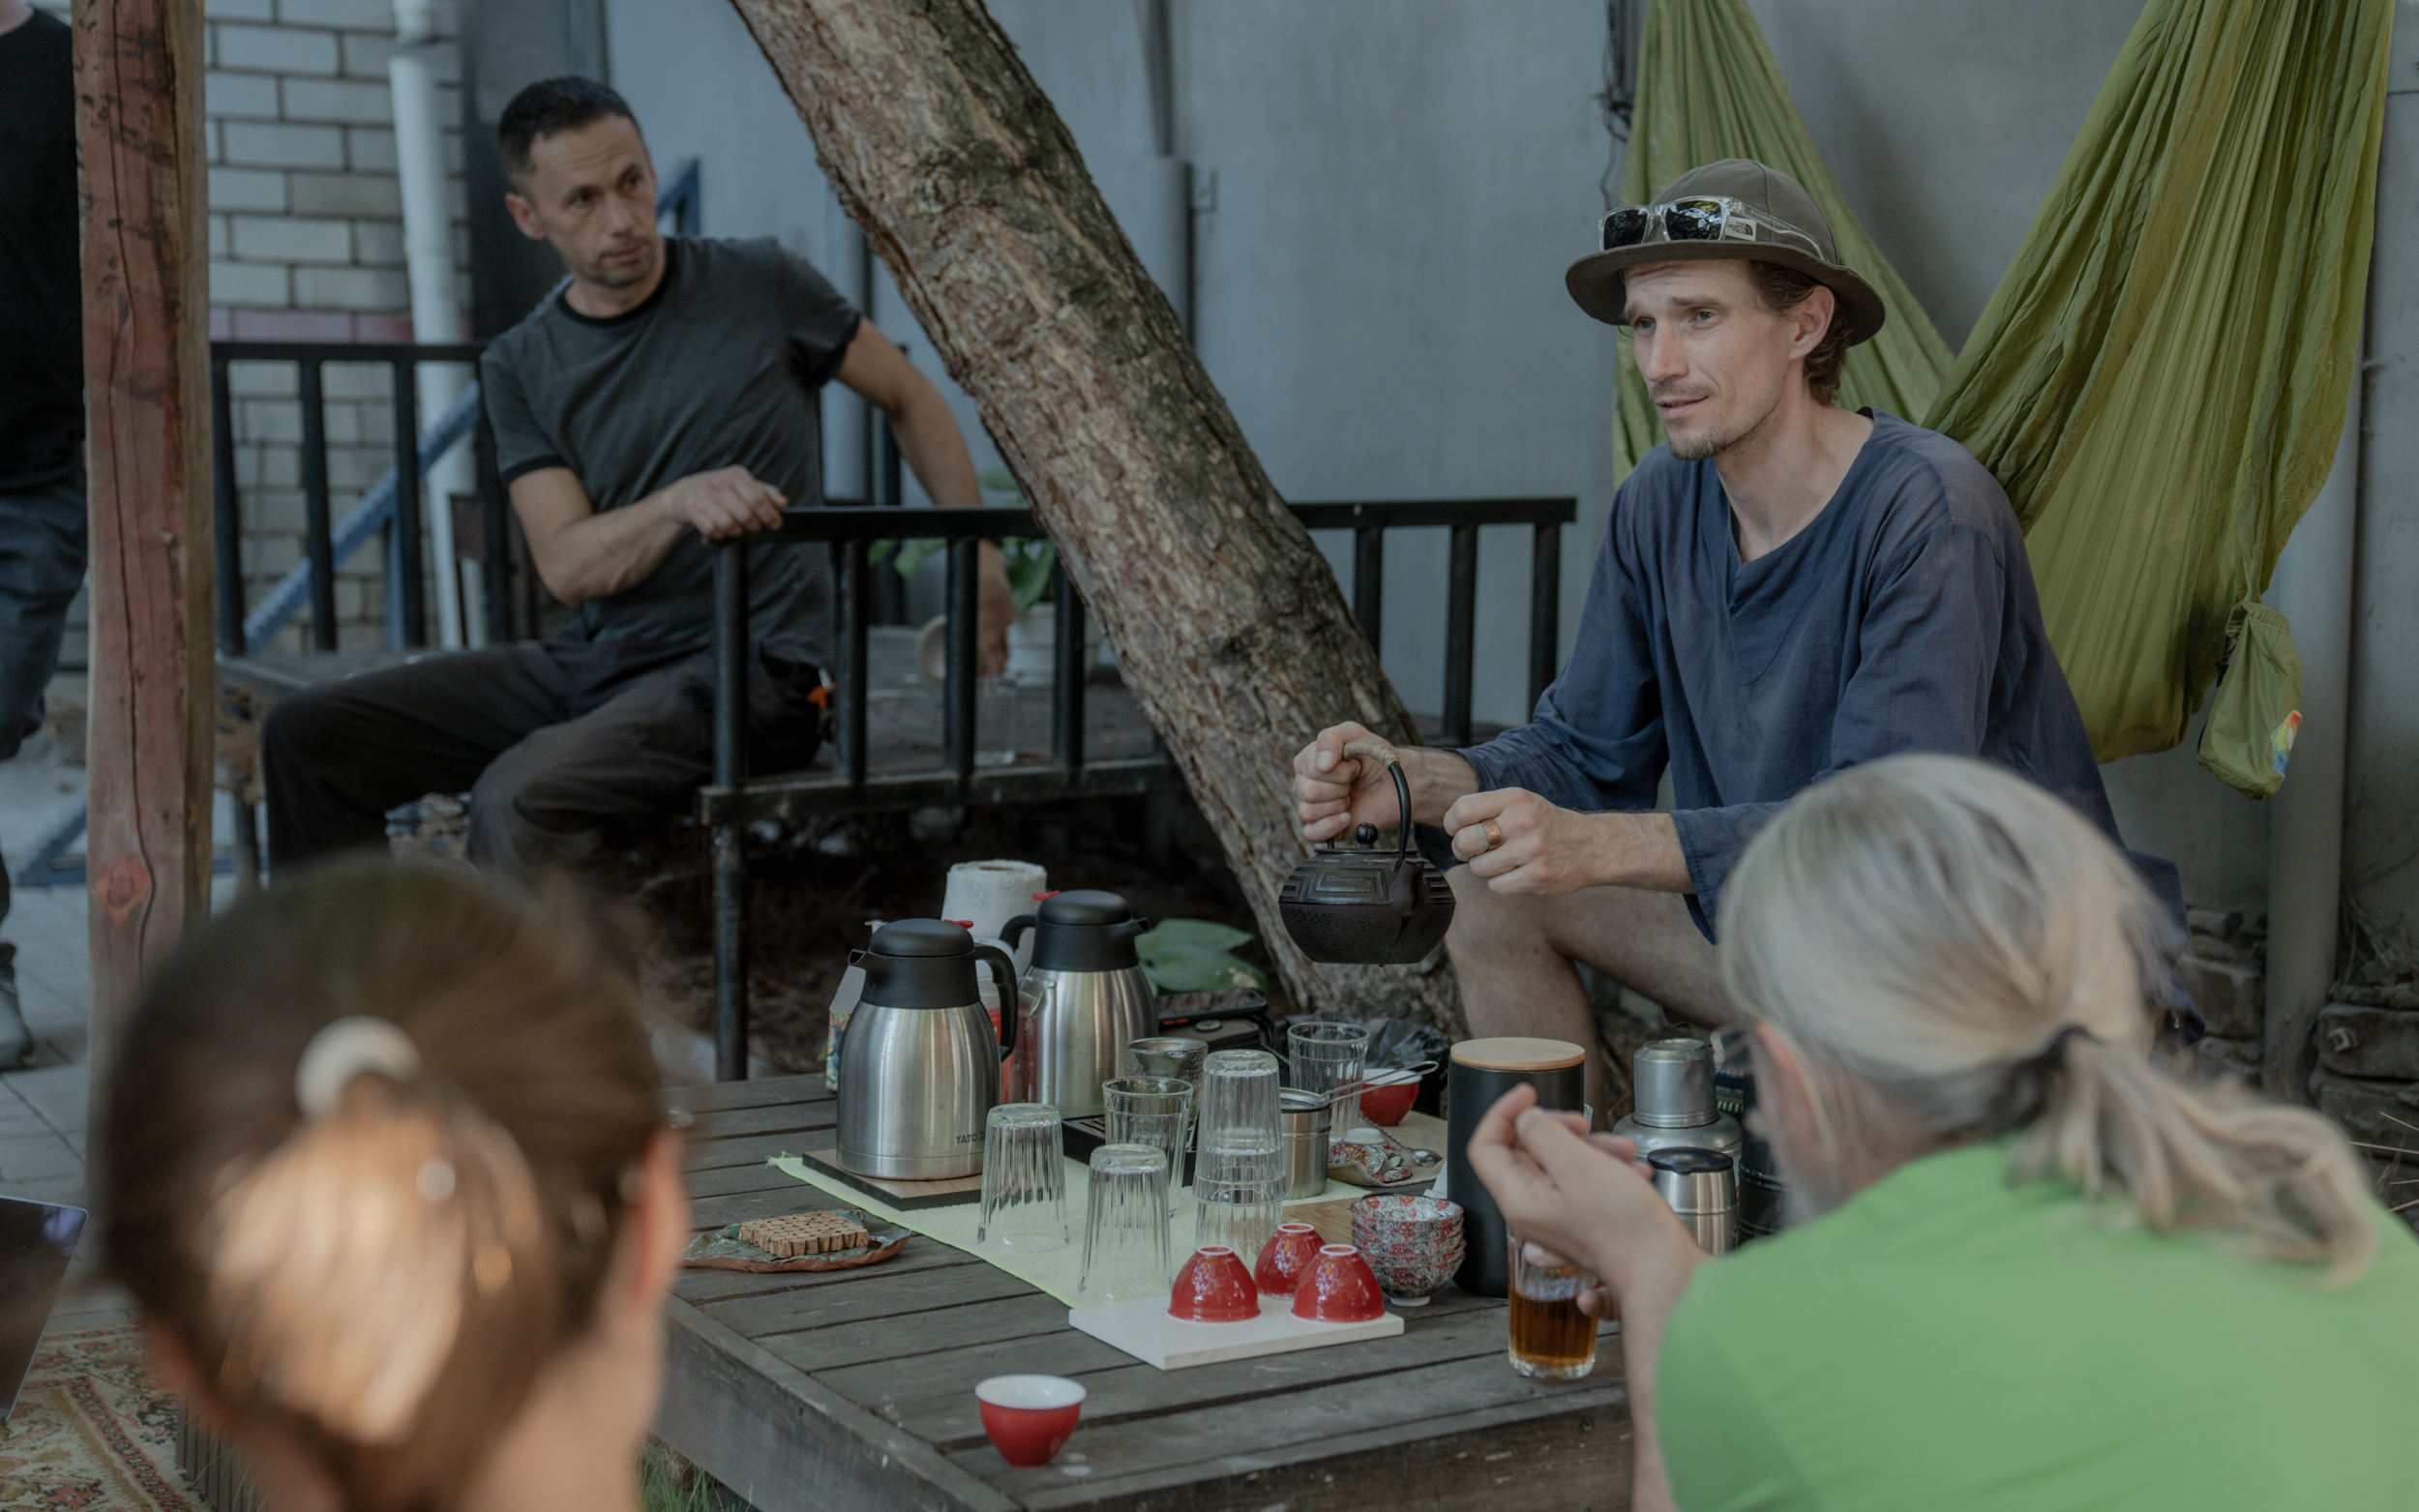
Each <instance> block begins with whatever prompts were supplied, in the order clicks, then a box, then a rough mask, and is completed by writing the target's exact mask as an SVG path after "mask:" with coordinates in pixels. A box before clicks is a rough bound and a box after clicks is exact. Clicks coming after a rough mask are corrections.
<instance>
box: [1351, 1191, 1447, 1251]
mask: <svg viewBox="0 0 2419 1512" xmlns="http://www.w3.org/2000/svg"><path fill="white" fill-rule="evenodd" d="M1353 1242H1354V1243H1356V1244H1358V1245H1359V1246H1360V1247H1361V1248H1363V1249H1364V1250H1365V1249H1367V1248H1368V1247H1369V1246H1371V1245H1373V1244H1374V1245H1378V1246H1380V1247H1383V1248H1393V1249H1402V1248H1410V1249H1414V1250H1419V1251H1427V1252H1434V1251H1438V1250H1444V1249H1458V1248H1460V1247H1461V1243H1462V1214H1461V1206H1460V1204H1459V1203H1456V1202H1448V1201H1446V1200H1445V1199H1443V1198H1441V1197H1428V1196H1425V1195H1423V1194H1420V1193H1417V1192H1381V1193H1379V1194H1377V1195H1376V1196H1374V1197H1364V1198H1362V1199H1361V1200H1360V1201H1358V1202H1355V1203H1354V1204H1353Z"/></svg>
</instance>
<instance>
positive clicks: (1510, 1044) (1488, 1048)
mask: <svg viewBox="0 0 2419 1512" xmlns="http://www.w3.org/2000/svg"><path fill="white" fill-rule="evenodd" d="M1587 1058H1588V1052H1586V1051H1584V1050H1581V1049H1580V1048H1579V1047H1578V1046H1576V1045H1573V1044H1572V1043H1570V1041H1568V1040H1533V1039H1522V1038H1519V1037H1518V1036H1508V1037H1506V1038H1503V1039H1493V1040H1464V1041H1462V1042H1461V1043H1460V1044H1458V1045H1456V1046H1454V1047H1453V1061H1454V1063H1455V1064H1456V1065H1463V1066H1478V1067H1480V1068H1482V1069H1484V1070H1487V1071H1560V1070H1562V1069H1563V1068H1565V1067H1566V1066H1575V1065H1577V1064H1579V1062H1581V1061H1583V1060H1585V1059H1587Z"/></svg>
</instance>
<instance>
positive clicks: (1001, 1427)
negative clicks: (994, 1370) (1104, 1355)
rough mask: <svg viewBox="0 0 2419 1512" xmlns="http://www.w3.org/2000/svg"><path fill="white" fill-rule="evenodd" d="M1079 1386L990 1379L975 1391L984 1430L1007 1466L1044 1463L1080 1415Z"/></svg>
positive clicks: (1059, 1379) (1049, 1379)
mask: <svg viewBox="0 0 2419 1512" xmlns="http://www.w3.org/2000/svg"><path fill="white" fill-rule="evenodd" d="M1086 1395H1087V1393H1086V1392H1085V1390H1084V1388H1083V1387H1082V1386H1079V1385H1077V1384H1076V1383H1075V1382H1074V1381H1071V1380H1068V1379H1066V1378H1065V1377H1063V1376H994V1377H992V1378H991V1379H989V1380H985V1381H980V1382H978V1383H976V1385H975V1387H974V1400H975V1401H976V1402H978V1403H980V1404H981V1405H982V1409H983V1432H984V1433H986V1434H989V1435H990V1436H991V1446H992V1447H993V1448H995V1449H997V1450H999V1451H1000V1458H1001V1459H1003V1460H1005V1461H1007V1462H1008V1463H1009V1464H1010V1465H1022V1466H1025V1467H1028V1468H1030V1467H1032V1466H1036V1465H1047V1464H1049V1463H1050V1462H1051V1460H1052V1459H1053V1458H1055V1457H1056V1456H1057V1455H1058V1452H1059V1451H1060V1449H1063V1448H1065V1447H1066V1440H1067V1436H1068V1435H1070V1434H1072V1433H1074V1432H1075V1420H1076V1419H1077V1418H1079V1417H1081V1416H1083V1415H1084V1398H1085V1396H1086Z"/></svg>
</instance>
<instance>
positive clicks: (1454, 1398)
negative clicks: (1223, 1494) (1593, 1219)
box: [910, 1346, 1628, 1507]
mask: <svg viewBox="0 0 2419 1512" xmlns="http://www.w3.org/2000/svg"><path fill="white" fill-rule="evenodd" d="M1348 1348H1351V1347H1350V1346H1339V1347H1338V1348H1337V1349H1336V1350H1335V1351H1334V1352H1336V1353H1342V1352H1344V1350H1345V1349H1348ZM1311 1352H1314V1353H1315V1352H1322V1351H1315V1350H1314V1351H1311ZM1280 1357H1281V1356H1280ZM1135 1368H1136V1369H1137V1370H1142V1371H1149V1372H1150V1374H1152V1375H1160V1374H1161V1373H1160V1372H1157V1371H1152V1370H1151V1368H1150V1366H1147V1365H1144V1366H1137V1367H1135ZM1183 1374H1185V1373H1184V1372H1181V1371H1170V1372H1167V1373H1165V1375H1167V1376H1180V1375H1183ZM1086 1384H1087V1385H1091V1384H1093V1382H1090V1381H1088V1382H1086ZM1095 1389H1097V1388H1095ZM1627 1400H1628V1396H1627V1393H1626V1392H1625V1391H1624V1389H1623V1387H1622V1383H1621V1381H1620V1379H1619V1374H1618V1372H1616V1373H1614V1375H1613V1377H1612V1378H1611V1379H1605V1380H1598V1379H1595V1378H1590V1379H1589V1380H1585V1381H1578V1382H1559V1381H1540V1380H1531V1379H1528V1378H1526V1377H1523V1376H1517V1375H1514V1374H1513V1373H1512V1370H1511V1367H1510V1366H1508V1365H1506V1364H1503V1363H1501V1357H1500V1355H1499V1356H1498V1360H1497V1363H1496V1364H1495V1366H1494V1368H1492V1369H1477V1370H1474V1369H1472V1368H1471V1367H1470V1365H1469V1363H1468V1362H1467V1361H1466V1360H1459V1359H1456V1360H1449V1361H1446V1362H1443V1363H1440V1364H1436V1365H1429V1366H1424V1367H1414V1368H1412V1369H1408V1370H1399V1371H1395V1372H1393V1373H1391V1374H1389V1375H1388V1376H1387V1377H1386V1378H1385V1384H1384V1385H1383V1387H1379V1386H1374V1385H1372V1384H1371V1383H1370V1382H1369V1381H1368V1380H1366V1379H1352V1380H1342V1381H1334V1382H1330V1383H1329V1384H1326V1385H1318V1386H1309V1387H1304V1388H1300V1389H1290V1390H1278V1391H1273V1392H1269V1393H1265V1394H1262V1395H1259V1396H1256V1397H1253V1398H1250V1399H1248V1400H1244V1401H1239V1402H1231V1403H1226V1404H1223V1405H1221V1406H1218V1407H1214V1408H1202V1409H1198V1410H1195V1411H1190V1412H1186V1413H1183V1414H1182V1415H1180V1416H1149V1417H1141V1418H1133V1419H1127V1420H1124V1421H1120V1422H1112V1423H1107V1424H1103V1425H1100V1426H1098V1427H1091V1426H1090V1425H1087V1427H1086V1428H1085V1429H1084V1430H1082V1431H1079V1434H1078V1438H1077V1441H1076V1442H1074V1443H1072V1444H1070V1445H1069V1447H1070V1448H1072V1449H1078V1450H1080V1451H1081V1452H1082V1453H1083V1455H1084V1457H1085V1464H1086V1465H1087V1466H1088V1467H1089V1469H1090V1474H1089V1475H1088V1476H1087V1477H1086V1478H1085V1480H1084V1482H1083V1484H1082V1486H1081V1487H1080V1490H1079V1491H1078V1492H1077V1493H1075V1494H1069V1493H1068V1492H1067V1490H1066V1488H1067V1480H1066V1477H1065V1476H1064V1474H1063V1473H1062V1472H1060V1470H1058V1469H1056V1468H1051V1467H1042V1468H1035V1469H1021V1468H1016V1467H1013V1466H1010V1465H1008V1464H1007V1463H1006V1462H1005V1461H1003V1460H1001V1459H1000V1457H999V1455H998V1454H997V1453H996V1452H995V1451H994V1450H993V1449H992V1448H991V1447H990V1445H989V1443H988V1442H985V1443H984V1444H982V1445H981V1446H979V1447H970V1448H967V1449H964V1450H961V1451H959V1452H958V1453H957V1454H956V1455H953V1456H952V1458H954V1459H956V1460H957V1461H958V1463H960V1464H962V1465H964V1466H966V1468H968V1469H970V1470H971V1471H972V1472H973V1473H975V1474H977V1475H980V1476H982V1477H983V1479H985V1480H987V1481H989V1482H990V1483H991V1484H993V1485H994V1486H997V1487H999V1488H1000V1490H1002V1491H1004V1492H1006V1493H1007V1494H1008V1495H1009V1496H1011V1497H1015V1498H1016V1499H1017V1500H1019V1501H1020V1502H1022V1503H1024V1504H1025V1505H1027V1506H1034V1507H1040V1506H1052V1505H1078V1504H1086V1503H1090V1502H1095V1501H1103V1500H1108V1499H1110V1498H1111V1497H1114V1496H1115V1495H1117V1494H1118V1491H1119V1489H1120V1488H1119V1485H1118V1483H1119V1482H1120V1481H1122V1480H1125V1479H1128V1478H1129V1477H1130V1478H1143V1479H1149V1480H1152V1481H1162V1480H1163V1478H1164V1477H1167V1476H1168V1475H1169V1474H1170V1472H1183V1471H1187V1470H1189V1471H1190V1473H1189V1474H1184V1475H1182V1478H1183V1479H1185V1480H1188V1481H1204V1480H1214V1479H1217V1478H1220V1477H1222V1476H1226V1475H1232V1474H1235V1473H1237V1472H1238V1471H1245V1470H1251V1469H1258V1468H1264V1467H1265V1466H1266V1465H1267V1464H1269V1461H1270V1456H1272V1455H1275V1454H1278V1453H1281V1451H1283V1450H1285V1449H1288V1448H1293V1447H1296V1446H1302V1445H1310V1446H1324V1445H1327V1444H1329V1443H1331V1442H1333V1441H1334V1440H1338V1439H1344V1438H1358V1439H1359V1440H1360V1441H1361V1442H1362V1443H1363V1444H1364V1445H1380V1444H1387V1443H1394V1444H1414V1443H1420V1442H1423V1441H1424V1440H1426V1439H1428V1438H1432V1437H1434V1436H1435V1434H1436V1433H1437V1432H1438V1430H1439V1427H1440V1425H1443V1424H1447V1423H1449V1422H1450V1421H1451V1420H1452V1419H1454V1418H1457V1417H1463V1416H1467V1415H1469V1414H1472V1413H1481V1412H1492V1411H1497V1410H1501V1411H1502V1412H1503V1414H1504V1415H1503V1418H1502V1420H1504V1421H1509V1422H1517V1421H1523V1420H1526V1419H1529V1418H1536V1417H1554V1416H1560V1415H1563V1414H1564V1413H1566V1412H1568V1411H1569V1410H1571V1408H1573V1407H1574V1406H1575V1405H1578V1404H1581V1403H1587V1404H1590V1405H1601V1406H1619V1405H1621V1404H1624V1403H1626V1402H1627ZM1090 1407H1091V1403H1090V1401H1087V1402H1086V1403H1085V1408H1086V1409H1087V1415H1088V1416H1089V1411H1090ZM910 1432H912V1430H910ZM919 1441H920V1439H919ZM1490 1452H1491V1451H1490ZM1532 1504H1534V1505H1546V1506H1551V1505H1558V1504H1559V1503H1554V1502H1536V1503H1532Z"/></svg>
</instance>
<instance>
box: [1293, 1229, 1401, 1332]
mask: <svg viewBox="0 0 2419 1512" xmlns="http://www.w3.org/2000/svg"><path fill="white" fill-rule="evenodd" d="M1294 1316H1295V1317H1296V1318H1307V1319H1310V1320H1311V1321H1312V1322H1317V1323H1365V1322H1367V1321H1369V1319H1373V1318H1383V1317H1385V1316H1386V1293H1385V1292H1383V1291H1381V1290H1378V1278H1377V1276H1376V1275H1375V1274H1373V1273H1372V1272H1371V1271H1370V1269H1369V1262H1368V1261H1367V1260H1362V1259H1361V1258H1360V1252H1359V1250H1357V1249H1355V1248H1353V1247H1352V1246H1351V1245H1349V1244H1325V1245H1321V1246H1320V1247H1319V1258H1318V1259H1317V1260H1312V1261H1311V1262H1310V1266H1309V1268H1308V1269H1306V1270H1304V1271H1303V1272H1302V1273H1301V1280H1300V1281H1299V1282H1298V1283H1296V1284H1295V1287H1294Z"/></svg>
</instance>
